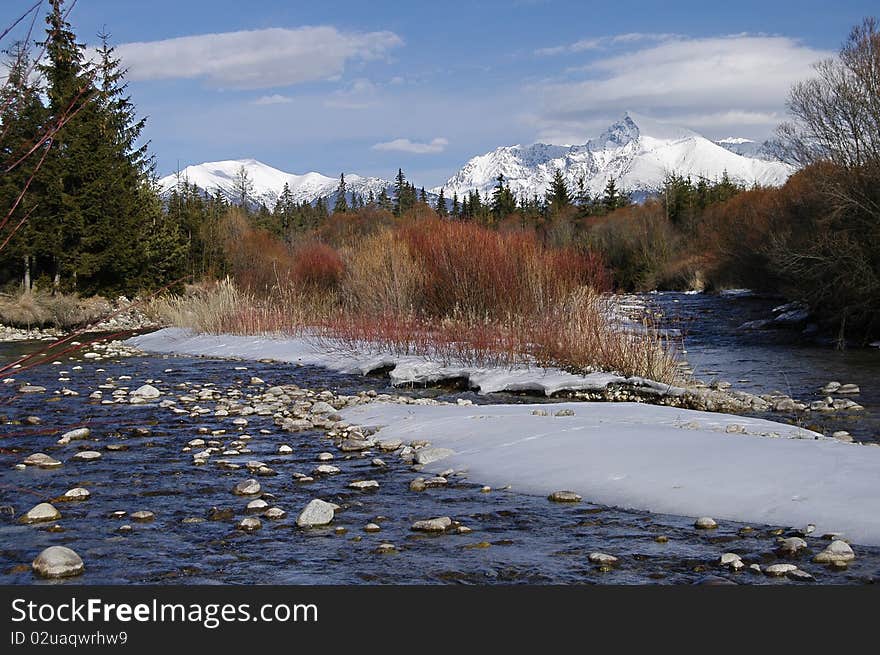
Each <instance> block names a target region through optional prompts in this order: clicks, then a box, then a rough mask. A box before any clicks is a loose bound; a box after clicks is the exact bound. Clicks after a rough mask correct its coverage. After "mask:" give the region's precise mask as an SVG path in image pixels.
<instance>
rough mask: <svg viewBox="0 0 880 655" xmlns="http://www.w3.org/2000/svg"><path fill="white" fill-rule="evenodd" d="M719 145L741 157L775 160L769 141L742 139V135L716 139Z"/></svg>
mask: <svg viewBox="0 0 880 655" xmlns="http://www.w3.org/2000/svg"><path fill="white" fill-rule="evenodd" d="M715 143H717V144H718V145H719V146H721V147H722V148H724V149H725V150H730V152H734V153H736V154H738V155H742V156H743V157H751V158H753V159H763V160H765V161H775V160H776V157H775V156H774V155H773V152H772V150H771V147H770V142H769V141H763V142H759V141H752V140H751V139H743V138H742V137H728V138H726V139H719V140H718V141H716V142H715Z"/></svg>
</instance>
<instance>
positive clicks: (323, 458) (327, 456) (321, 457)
mask: <svg viewBox="0 0 880 655" xmlns="http://www.w3.org/2000/svg"><path fill="white" fill-rule="evenodd" d="M332 459H333V453H318V457H317V460H318V461H319V462H329V461H330V460H332Z"/></svg>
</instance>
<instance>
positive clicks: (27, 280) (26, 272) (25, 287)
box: [24, 255, 31, 293]
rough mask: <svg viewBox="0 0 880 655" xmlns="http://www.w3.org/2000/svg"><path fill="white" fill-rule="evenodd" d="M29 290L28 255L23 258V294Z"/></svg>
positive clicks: (29, 265)
mask: <svg viewBox="0 0 880 655" xmlns="http://www.w3.org/2000/svg"><path fill="white" fill-rule="evenodd" d="M30 290H31V257H30V255H25V256H24V291H25V293H27V292H29V291H30Z"/></svg>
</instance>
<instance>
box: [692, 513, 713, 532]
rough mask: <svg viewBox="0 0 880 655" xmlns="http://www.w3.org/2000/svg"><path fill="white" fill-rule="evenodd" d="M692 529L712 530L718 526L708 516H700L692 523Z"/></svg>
mask: <svg viewBox="0 0 880 655" xmlns="http://www.w3.org/2000/svg"><path fill="white" fill-rule="evenodd" d="M694 527H695V528H697V529H698V530H714V529H715V528H717V527H718V524H717V523H716V522H715V519H713V518H711V517H709V516H701V517H700V518H698V519H697V520H696V521H694Z"/></svg>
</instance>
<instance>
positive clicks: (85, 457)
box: [71, 450, 101, 462]
mask: <svg viewBox="0 0 880 655" xmlns="http://www.w3.org/2000/svg"><path fill="white" fill-rule="evenodd" d="M71 459H74V460H76V461H78V462H94V461H95V460H97V459H101V453H99V452H98V451H97V450H81V451H80V452H78V453H77V454H76V455H74V456H73V457H71Z"/></svg>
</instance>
